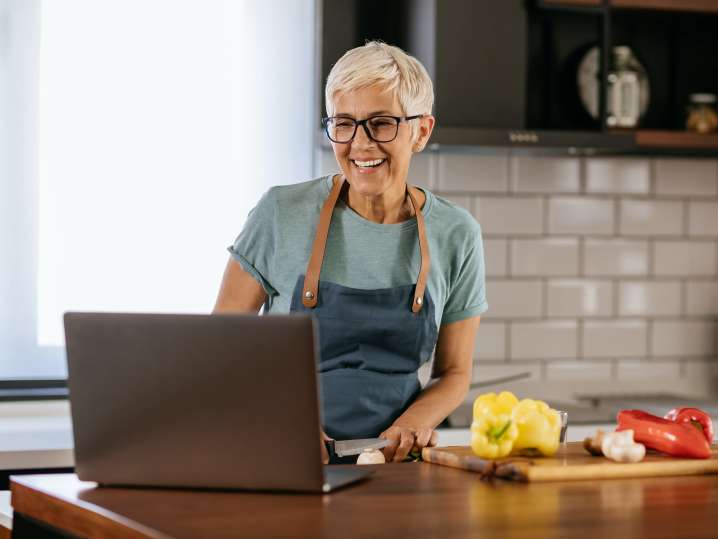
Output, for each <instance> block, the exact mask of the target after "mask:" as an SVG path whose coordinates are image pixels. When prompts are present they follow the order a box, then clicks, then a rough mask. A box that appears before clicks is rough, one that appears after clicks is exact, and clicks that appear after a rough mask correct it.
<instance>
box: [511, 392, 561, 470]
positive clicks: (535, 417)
mask: <svg viewBox="0 0 718 539" xmlns="http://www.w3.org/2000/svg"><path fill="white" fill-rule="evenodd" d="M511 417H512V419H513V420H514V422H515V423H516V426H517V427H518V431H519V435H518V437H517V438H516V441H515V442H514V447H513V450H514V452H527V451H531V450H535V451H538V452H539V453H541V454H542V455H545V456H547V457H550V456H551V455H553V454H555V453H556V451H558V446H559V437H560V435H561V417H560V416H559V413H558V412H557V411H556V410H553V409H552V408H550V407H549V405H548V404H546V403H545V402H543V401H538V400H532V399H523V400H522V401H520V402H519V403H518V404H517V405H516V407H514V409H513V411H512V413H511Z"/></svg>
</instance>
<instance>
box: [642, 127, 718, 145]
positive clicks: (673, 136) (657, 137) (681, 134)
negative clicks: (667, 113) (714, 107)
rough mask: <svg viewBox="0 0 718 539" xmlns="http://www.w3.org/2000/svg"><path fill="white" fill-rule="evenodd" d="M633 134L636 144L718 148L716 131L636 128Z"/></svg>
mask: <svg viewBox="0 0 718 539" xmlns="http://www.w3.org/2000/svg"><path fill="white" fill-rule="evenodd" d="M635 134H636V144H637V145H638V146H651V147H667V148H708V149H709V148H715V149H718V133H711V134H706V135H701V134H700V133H691V132H689V131H661V130H652V129H638V130H636V131H635Z"/></svg>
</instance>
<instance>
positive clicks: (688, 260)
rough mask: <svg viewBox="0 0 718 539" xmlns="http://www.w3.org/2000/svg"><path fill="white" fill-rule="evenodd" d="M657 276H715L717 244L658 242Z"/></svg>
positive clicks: (655, 255) (703, 242)
mask: <svg viewBox="0 0 718 539" xmlns="http://www.w3.org/2000/svg"><path fill="white" fill-rule="evenodd" d="M654 257H655V260H654V268H655V272H656V275H675V276H679V275H682V276H691V275H715V274H716V244H715V242H708V241H656V243H655V245H654Z"/></svg>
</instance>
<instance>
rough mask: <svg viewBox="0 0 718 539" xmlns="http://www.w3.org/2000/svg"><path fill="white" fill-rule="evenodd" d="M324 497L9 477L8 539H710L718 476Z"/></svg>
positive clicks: (473, 482) (373, 488)
mask: <svg viewBox="0 0 718 539" xmlns="http://www.w3.org/2000/svg"><path fill="white" fill-rule="evenodd" d="M372 468H374V469H375V474H374V475H373V477H372V478H371V479H369V480H367V481H364V482H363V483H359V484H356V485H353V486H350V487H348V488H346V489H343V490H339V491H337V492H335V493H332V494H327V495H304V494H267V493H263V494H260V493H243V492H218V491H191V490H162V489H131V488H123V489H117V488H96V486H95V484H94V483H83V482H80V481H78V479H77V477H76V476H75V475H74V474H58V475H35V476H18V477H14V478H13V480H12V485H11V488H12V503H13V506H14V508H15V514H16V517H15V518H16V521H15V522H16V523H15V528H14V532H13V533H14V537H17V538H22V537H33V538H35V537H53V535H46V536H43V535H41V533H40V532H39V528H35V527H34V526H36V525H37V524H38V523H44V524H47V525H50V526H52V527H53V528H55V530H62V531H64V532H65V533H69V534H71V535H74V536H80V537H104V538H114V537H123V538H147V537H153V538H157V537H163V538H166V537H177V538H180V537H181V538H193V539H201V538H205V537H212V538H239V537H242V538H264V537H272V538H298V537H311V538H331V539H338V538H340V539H344V538H350V537H376V538H378V537H387V538H392V539H399V538H407V539H420V538H432V539H436V538H442V539H444V538H447V539H450V538H462V537H481V538H487V537H503V538H509V539H510V538H521V539H527V538H543V537H545V538H553V537H567V538H569V537H570V538H571V539H576V538H578V537H580V538H582V539H583V538H590V537H602V538H605V537H617V538H619V537H620V538H622V539H623V538H627V537H650V538H651V539H657V538H661V537H665V538H671V539H673V538H678V537H680V538H697V537H716V536H718V476H693V477H669V478H649V479H626V480H604V481H576V482H563V483H543V484H521V483H509V482H503V481H495V482H493V483H490V482H486V481H481V480H479V477H478V476H477V475H476V474H473V473H471V472H466V471H462V470H456V469H452V468H447V467H443V466H438V465H432V464H428V463H403V464H385V465H378V466H373V467H372Z"/></svg>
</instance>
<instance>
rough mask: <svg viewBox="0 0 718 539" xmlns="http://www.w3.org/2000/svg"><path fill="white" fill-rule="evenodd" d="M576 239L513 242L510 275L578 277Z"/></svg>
mask: <svg viewBox="0 0 718 539" xmlns="http://www.w3.org/2000/svg"><path fill="white" fill-rule="evenodd" d="M578 254H579V253H578V239H576V238H551V239H540V240H531V239H526V240H520V239H517V240H513V241H512V242H511V274H512V275H517V276H523V275H547V276H573V275H578Z"/></svg>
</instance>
